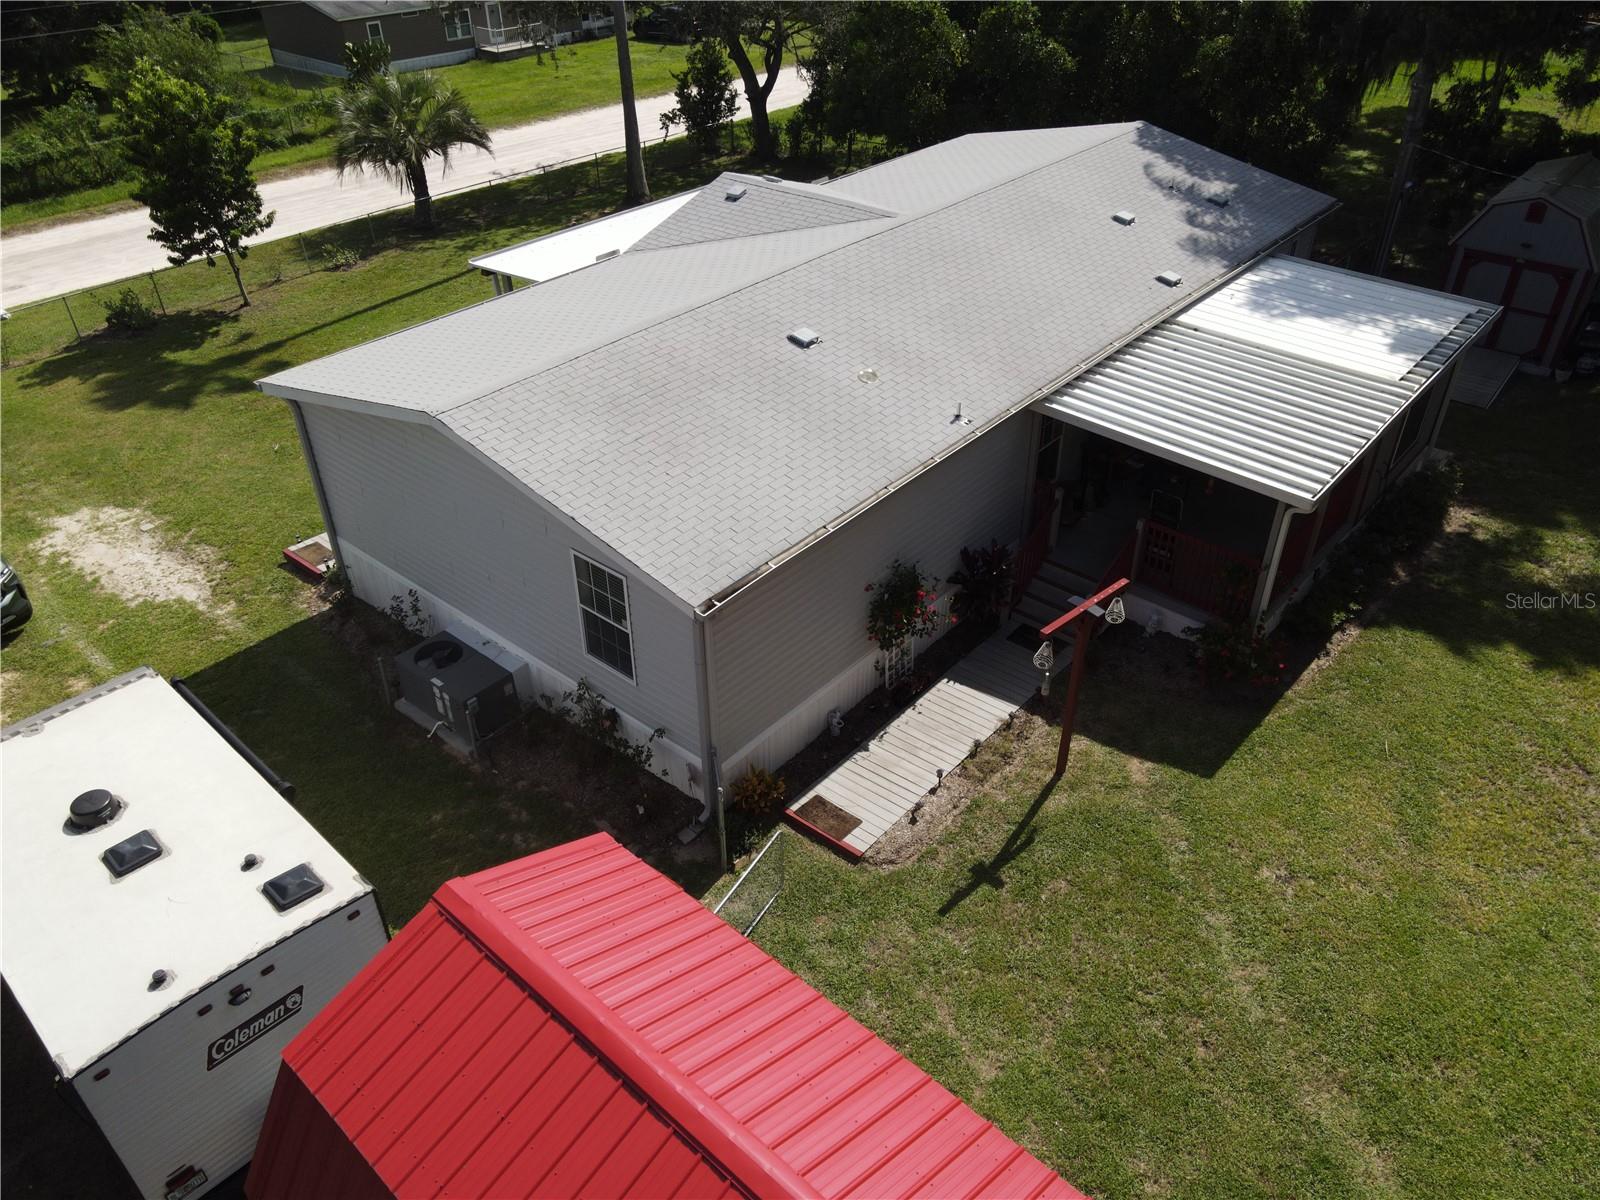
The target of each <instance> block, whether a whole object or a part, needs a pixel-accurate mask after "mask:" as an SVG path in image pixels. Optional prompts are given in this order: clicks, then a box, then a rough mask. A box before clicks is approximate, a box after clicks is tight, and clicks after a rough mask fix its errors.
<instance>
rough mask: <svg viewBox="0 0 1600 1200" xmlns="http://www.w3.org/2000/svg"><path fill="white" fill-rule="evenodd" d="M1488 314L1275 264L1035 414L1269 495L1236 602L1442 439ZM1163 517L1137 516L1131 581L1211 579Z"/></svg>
mask: <svg viewBox="0 0 1600 1200" xmlns="http://www.w3.org/2000/svg"><path fill="white" fill-rule="evenodd" d="M1498 311H1499V310H1498V309H1497V308H1496V307H1495V306H1494V305H1490V304H1485V303H1483V302H1481V301H1476V300H1472V299H1470V298H1468V297H1462V296H1454V295H1450V294H1447V293H1444V292H1436V291H1432V290H1429V289H1426V288H1419V287H1414V286H1411V285H1409V284H1403V283H1395V282H1392V281H1390V280H1384V279H1376V278H1373V277H1371V276H1366V275H1361V274H1358V273H1356V272H1352V271H1346V270H1342V269H1339V268H1336V267H1329V266H1324V265H1322V264H1320V263H1313V262H1309V261H1307V260H1304V259H1297V258H1291V257H1288V256H1274V257H1272V258H1268V259H1265V260H1263V261H1261V262H1259V263H1257V264H1255V265H1254V266H1252V267H1250V268H1248V269H1246V270H1245V271H1243V272H1241V273H1240V274H1239V275H1238V276H1236V277H1235V278H1234V279H1233V280H1232V281H1231V282H1229V283H1227V284H1226V285H1224V286H1223V287H1221V288H1219V289H1218V290H1217V291H1215V292H1212V293H1211V294H1210V295H1208V296H1206V297H1205V298H1204V299H1202V300H1200V301H1198V302H1196V303H1195V304H1193V305H1191V306H1190V307H1189V308H1187V309H1185V310H1184V311H1182V312H1180V313H1178V314H1176V315H1175V316H1173V317H1171V318H1169V319H1167V320H1166V321H1164V322H1163V323H1162V324H1160V325H1158V326H1157V327H1155V328H1154V329H1152V330H1150V331H1148V332H1146V333H1145V334H1143V335H1141V336H1140V337H1138V338H1136V339H1135V340H1133V341H1132V342H1130V343H1128V344H1127V345H1126V346H1124V347H1122V348H1121V349H1120V350H1118V351H1116V352H1115V353H1113V354H1111V355H1110V356H1108V357H1107V358H1105V359H1102V360H1101V361H1100V362H1099V363H1098V364H1096V365H1095V366H1094V367H1092V368H1090V369H1089V370H1088V371H1086V372H1084V373H1083V374H1082V375H1080V376H1078V377H1077V378H1076V379H1074V380H1072V381H1071V382H1070V383H1068V384H1066V385H1065V386H1063V387H1062V388H1060V389H1058V390H1057V391H1055V392H1054V393H1052V394H1051V395H1049V396H1047V397H1045V398H1044V399H1042V400H1040V401H1038V402H1037V403H1036V404H1035V405H1034V410H1035V411H1036V412H1037V413H1039V414H1040V415H1041V416H1042V417H1045V418H1048V419H1050V420H1056V421H1062V422H1065V423H1066V424H1068V425H1071V426H1075V427H1077V428H1079V429H1084V430H1088V431H1090V432H1092V433H1096V434H1100V435H1101V436H1103V437H1105V438H1109V439H1112V440H1114V441H1116V442H1118V443H1121V444H1122V445H1125V446H1129V447H1132V448H1134V449H1135V450H1137V451H1139V452H1142V453H1144V454H1148V455H1155V456H1158V457H1159V458H1160V459H1162V460H1164V461H1166V462H1169V463H1173V464H1177V465H1179V466H1181V467H1184V468H1188V469H1190V470H1192V471H1193V472H1196V473H1197V474H1198V475H1199V476H1200V477H1202V478H1203V479H1205V480H1217V481H1223V482H1226V483H1230V484H1234V485H1236V486H1238V487H1240V488H1243V489H1246V490H1248V491H1250V492H1253V493H1256V494H1258V495H1261V496H1263V497H1266V498H1268V499H1269V500H1270V501H1272V502H1273V504H1274V505H1275V508H1274V510H1273V513H1272V516H1271V519H1270V521H1268V522H1267V527H1266V528H1265V529H1264V530H1262V534H1261V540H1260V548H1259V561H1258V563H1257V565H1256V566H1255V580H1254V586H1253V590H1252V593H1251V600H1250V604H1249V606H1248V615H1249V617H1250V619H1252V620H1260V619H1262V618H1264V617H1265V618H1268V620H1269V623H1275V620H1276V617H1277V615H1278V614H1279V613H1280V612H1281V609H1282V604H1281V603H1277V601H1278V600H1279V599H1280V598H1282V597H1285V596H1286V595H1288V594H1289V593H1290V591H1291V590H1292V588H1293V585H1294V584H1295V582H1296V581H1297V580H1298V579H1299V578H1301V577H1302V576H1304V575H1305V574H1306V573H1308V572H1309V571H1310V570H1312V569H1314V567H1315V565H1316V563H1317V562H1318V561H1319V560H1320V558H1321V557H1322V556H1323V555H1324V554H1326V552H1327V550H1328V549H1330V548H1331V546H1332V544H1333V542H1334V541H1336V540H1337V538H1338V537H1339V536H1340V534H1341V533H1343V532H1344V531H1346V530H1348V529H1349V528H1352V527H1353V526H1354V524H1355V523H1356V522H1357V521H1359V519H1360V517H1361V515H1362V514H1363V513H1365V512H1366V510H1367V509H1368V508H1369V507H1370V506H1371V504H1372V502H1373V501H1374V500H1375V499H1376V498H1377V496H1378V495H1379V494H1380V493H1381V492H1382V491H1383V489H1384V488H1386V487H1388V486H1389V485H1390V484H1392V483H1393V481H1394V480H1396V479H1398V478H1399V477H1400V476H1401V475H1403V474H1404V473H1405V472H1406V471H1408V470H1409V469H1411V468H1412V467H1414V466H1415V465H1416V464H1417V463H1418V462H1420V461H1421V459H1422V457H1423V454H1424V452H1425V451H1426V450H1427V449H1428V448H1429V447H1431V446H1432V445H1433V444H1434V442H1435V441H1436V439H1437V437H1438V431H1439V428H1440V426H1441V424H1442V422H1443V418H1444V412H1445V407H1446V388H1445V387H1444V386H1442V385H1443V384H1444V383H1445V382H1446V381H1447V380H1448V378H1449V376H1450V373H1451V369H1452V367H1453V366H1454V365H1455V363H1456V361H1457V360H1458V358H1459V356H1460V355H1461V354H1462V353H1463V352H1464V351H1465V350H1466V349H1467V348H1468V347H1470V346H1471V345H1472V344H1473V343H1474V342H1475V341H1476V340H1477V339H1478V338H1480V337H1481V336H1482V335H1483V333H1484V331H1485V330H1486V329H1487V328H1488V327H1489V324H1490V322H1491V321H1492V320H1493V319H1494V317H1495V316H1496V314H1497V313H1498ZM1177 520H1178V522H1179V527H1175V525H1174V516H1173V510H1172V509H1171V508H1170V507H1169V508H1168V509H1166V510H1164V511H1160V512H1157V511H1154V510H1151V511H1148V512H1147V513H1146V515H1144V516H1142V517H1140V518H1139V520H1138V524H1137V528H1136V531H1135V550H1134V553H1133V561H1132V572H1133V574H1132V578H1133V580H1134V582H1135V584H1138V583H1139V582H1140V581H1141V580H1145V581H1147V582H1151V583H1154V585H1155V586H1156V587H1157V588H1158V589H1162V590H1171V589H1174V588H1178V587H1180V586H1181V587H1184V588H1185V589H1186V590H1194V589H1196V588H1198V587H1199V585H1200V582H1201V581H1197V580H1191V579H1189V578H1188V577H1189V576H1190V575H1194V574H1196V573H1203V572H1206V571H1215V569H1216V567H1215V563H1216V561H1217V558H1216V556H1215V555H1212V554H1208V553H1207V547H1206V545H1205V544H1204V543H1203V542H1202V541H1201V540H1200V539H1197V538H1195V537H1193V536H1191V535H1190V534H1188V533H1187V532H1186V531H1185V530H1183V529H1182V528H1181V517H1180V518H1177Z"/></svg>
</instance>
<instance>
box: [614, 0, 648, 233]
mask: <svg viewBox="0 0 1600 1200" xmlns="http://www.w3.org/2000/svg"><path fill="white" fill-rule="evenodd" d="M611 19H612V23H613V25H614V26H615V28H614V29H613V33H614V35H615V36H616V39H617V73H618V74H619V75H621V76H622V131H623V134H624V139H625V141H626V143H627V147H628V151H627V158H628V203H629V204H643V203H645V202H646V201H648V200H649V199H650V184H649V183H648V182H646V180H645V177H644V146H643V145H642V144H640V142H639V110H638V109H637V108H636V107H634V103H633V59H632V58H631V57H629V54H628V6H627V5H626V4H624V3H623V0H612V4H611Z"/></svg>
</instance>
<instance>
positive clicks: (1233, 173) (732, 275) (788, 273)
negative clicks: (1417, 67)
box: [262, 123, 1332, 604]
mask: <svg viewBox="0 0 1600 1200" xmlns="http://www.w3.org/2000/svg"><path fill="white" fill-rule="evenodd" d="M813 190H820V191H822V192H823V193H824V194H828V195H830V196H831V195H832V194H835V193H836V194H837V196H838V198H839V200H840V201H842V202H844V203H845V204H848V203H849V202H851V201H856V202H859V203H860V204H865V205H875V206H878V207H882V208H887V209H892V210H894V211H896V212H898V213H900V214H902V215H900V216H893V217H871V216H863V217H862V218H861V219H855V220H848V221H846V222H845V223H842V224H830V225H822V226H814V227H810V228H804V229H799V230H793V231H790V232H782V233H765V234H757V235H754V236H738V235H737V234H734V235H730V236H728V237H721V238H715V239H714V240H701V241H698V242H695V243H692V244H686V245H679V246H673V247H666V248H661V249H655V250H651V249H648V248H645V247H643V246H642V245H641V246H636V247H635V248H634V250H632V251H630V252H629V253H628V254H625V255H623V256H622V257H620V258H617V259H614V260H611V261H608V262H605V263H600V264H597V265H596V266H594V267H590V268H585V269H583V270H580V271H577V272H574V273H573V274H571V275H567V276H563V277H561V278H559V279H556V280H552V281H551V282H549V283H546V284H541V285H539V286H538V287H534V288H529V289H525V290H523V291H519V292H515V293H512V294H511V295H509V296H505V297H501V298H497V299H495V300H493V301H489V302H487V303H485V304H481V305H477V306H474V307H472V308H470V309H466V310H463V311H462V312H458V313H454V314H451V315H450V316H447V317H443V318H440V319H438V320H436V321H432V322H429V323H428V324H426V325H423V326H419V327H417V328H415V329H411V330H407V331H405V332H403V333H400V334H396V335H392V336H390V337H388V338H385V339H382V340H381V341H380V342H377V343H369V344H368V345H366V346H360V347H356V348H354V349H352V350H348V351H344V352H343V353H341V354H336V355H333V356H331V357H329V358H326V359H322V360H319V361H318V362H314V363H309V364H306V365H304V366H301V367H296V368H293V369H291V370H289V371H285V372H283V373H281V374H279V375H276V376H273V377H272V378H271V379H268V380H265V381H263V384H262V386H263V387H264V388H265V389H266V390H268V391H270V392H274V393H276V394H280V395H285V394H287V395H290V396H292V397H294V398H298V399H305V400H311V401H314V400H315V399H316V397H317V395H319V394H320V395H329V396H334V397H343V398H346V399H353V400H358V401H366V402H369V403H373V404H378V405H387V406H394V407H400V408H411V409H418V408H420V409H422V410H423V411H426V412H429V413H431V414H433V415H434V416H435V417H436V418H437V419H438V420H439V422H440V423H441V424H442V425H443V426H444V427H445V428H447V429H448V430H450V431H451V432H452V433H454V434H456V435H458V436H459V437H460V438H462V439H463V440H464V441H465V442H466V443H467V444H469V445H471V446H473V447H475V448H476V449H477V450H478V451H479V452H481V453H482V454H484V455H485V456H486V457H487V458H489V459H490V460H491V461H493V462H495V463H496V464H498V465H499V466H501V467H502V468H504V469H505V470H506V471H508V472H509V473H511V474H512V475H513V476H514V477H516V478H517V479H519V480H520V481H522V482H523V483H524V484H526V485H527V486H528V487H529V488H530V489H532V490H533V491H535V492H537V493H538V494H539V495H540V496H542V497H543V498H544V499H546V500H547V501H549V502H550V503H552V504H554V505H556V506H557V507H558V508H560V509H562V510H563V511H564V512H566V513H567V514H568V515H569V516H571V517H572V518H574V519H575V520H576V521H578V522H579V523H580V524H581V525H583V526H584V527H585V528H587V529H588V530H589V531H590V532H591V533H593V534H594V535H595V536H596V537H597V538H598V539H600V540H601V541H602V542H604V543H605V544H607V545H608V546H610V547H611V548H612V549H613V550H615V551H616V552H617V553H618V554H619V555H620V556H621V557H623V558H624V559H626V560H628V561H630V562H632V563H633V564H635V565H636V566H637V567H638V568H639V569H640V570H642V571H644V572H646V573H648V574H649V575H651V576H652V577H654V578H655V579H656V580H657V581H659V582H660V583H661V584H662V585H664V586H665V587H666V588H668V589H669V590H670V591H671V592H673V593H674V594H676V595H677V596H679V597H680V598H681V599H682V600H684V601H685V602H687V603H690V604H699V603H701V602H703V601H705V600H707V599H709V598H711V597H713V596H715V595H716V594H718V593H719V592H722V591H724V590H726V589H727V588H728V587H729V586H730V585H733V584H735V583H737V582H738V581H740V580H742V579H744V578H745V577H747V576H748V575H750V574H751V573H752V572H754V571H757V570H758V569H760V568H761V567H762V566H763V565H765V564H768V563H771V562H773V561H774V560H776V559H777V558H779V557H781V556H782V555H783V554H784V553H785V552H786V551H788V550H790V549H791V548H793V547H795V546H796V545H798V544H800V543H802V542H804V541H806V540H808V539H809V538H811V537H812V536H813V535H815V534H818V533H819V532H823V531H825V530H826V529H827V528H828V527H830V526H832V525H833V524H835V523H837V522H838V521H839V520H840V519H841V518H842V517H844V516H846V515H847V514H849V513H850V512H852V511H853V510H855V509H857V508H859V507H861V506H862V505H864V504H866V503H868V502H870V501H872V500H873V499H875V498H876V497H877V496H878V495H879V494H881V493H882V492H883V491H884V490H885V489H887V488H889V487H891V486H893V485H895V484H896V483H898V482H899V481H901V480H903V479H905V478H907V477H908V476H909V475H911V474H913V473H915V472H916V471H917V470H918V469H919V468H921V467H923V466H925V465H927V464H929V463H930V462H932V461H934V460H936V459H937V458H940V457H943V456H944V455H947V454H948V453H950V452H951V451H953V450H954V449H956V448H957V447H958V446H959V445H961V444H962V443H964V442H965V441H966V440H967V439H969V438H971V437H972V436H975V435H976V434H978V433H980V432H981V431H982V430H983V428H984V427H985V425H986V424H987V423H990V422H992V421H994V420H996V419H998V418H1001V417H1004V416H1005V415H1007V414H1009V413H1011V412H1015V411H1017V410H1018V409H1020V408H1022V407H1024V406H1025V405H1026V404H1027V403H1029V402H1030V401H1031V400H1033V399H1035V398H1037V397H1038V396H1040V395H1042V394H1044V393H1045V392H1046V391H1047V390H1048V389H1050V388H1051V387H1053V386H1056V385H1059V383H1061V382H1062V381H1064V380H1065V379H1066V378H1067V377H1069V376H1071V375H1072V374H1075V373H1076V372H1077V371H1079V370H1082V369H1083V368H1085V367H1087V366H1088V365H1089V364H1091V363H1092V362H1094V361H1095V360H1096V359H1098V358H1100V357H1101V356H1102V355H1104V354H1105V353H1107V352H1108V351H1110V350H1113V349H1115V348H1116V347H1117V346H1118V345H1120V344H1122V343H1123V342H1125V341H1126V340H1127V339H1129V338H1131V337H1133V336H1134V335H1136V334H1137V333H1139V332H1141V331H1142V330H1143V329H1145V328H1147V327H1149V326H1150V325H1151V324H1153V323H1154V322H1156V321H1158V320H1160V319H1161V318H1162V317H1164V316H1166V315H1167V314H1169V313H1170V312H1172V311H1173V310H1175V309H1176V308H1178V307H1180V306H1181V305H1183V304H1185V303H1187V302H1188V301H1190V300H1191V299H1193V298H1194V297H1195V296H1196V295H1197V294H1199V293H1201V292H1203V291H1205V290H1207V289H1209V288H1210V287H1212V286H1213V285H1215V284H1216V283H1218V282H1219V281H1221V280H1222V279H1223V278H1225V277H1227V276H1228V275H1229V274H1231V273H1232V272H1233V271H1234V270H1236V269H1237V268H1238V267H1240V266H1242V265H1243V264H1245V263H1248V262H1250V261H1251V260H1253V259H1254V258H1256V257H1257V256H1259V255H1260V254H1262V253H1264V252H1265V251H1267V250H1269V249H1271V248H1272V247H1274V246H1275V245H1277V244H1279V243H1280V242H1282V241H1283V240H1284V239H1285V238H1287V237H1289V236H1291V235H1292V234H1293V233H1294V232H1295V231H1296V230H1298V229H1300V228H1302V227H1303V226H1305V225H1306V224H1308V223H1309V222H1310V221H1312V220H1314V219H1315V218H1316V217H1318V216H1320V215H1321V214H1322V213H1323V212H1325V211H1326V210H1327V209H1328V208H1330V207H1331V206H1332V201H1331V200H1329V199H1328V197H1326V196H1323V195H1321V194H1319V193H1317V192H1314V191H1311V190H1310V189H1308V188H1304V187H1301V186H1299V185H1297V184H1293V183H1290V182H1288V181H1286V180H1283V179H1280V178H1278V177H1276V176H1273V175H1270V174H1268V173H1266V172H1264V171H1261V170H1258V169H1256V168H1253V167H1250V166H1248V165H1247V164H1244V163H1241V162H1238V161H1237V160H1234V159H1230V158H1228V157H1226V156H1225V155H1221V154H1218V153H1216V152H1215V151H1212V150H1208V149H1206V148H1205V147H1203V146H1199V145H1197V144H1195V143H1193V142H1190V141H1187V140H1186V139H1183V138H1179V137H1176V136H1174V135H1172V134H1169V133H1166V132H1165V131H1163V130H1160V129H1157V128H1155V127H1153V126H1150V125H1146V124H1142V123H1139V124H1133V125H1114V126H1091V127H1082V128H1074V129H1062V130H1034V131H1027V132H1025V133H1005V134H983V135H972V136H969V137H966V138H960V139H956V140H955V141H953V142H947V143H944V144H942V145H940V146H935V147H932V148H930V149H929V150H925V151H922V152H920V153H917V154H911V155H907V156H905V157H904V158H901V159H897V160H894V161H893V162H890V163H885V164H882V165H880V166H877V167H874V168H872V169H870V170H867V171H863V172H860V173H858V174H856V175H852V176H847V177H845V178H843V179H840V180H837V181H835V182H834V183H832V184H829V185H828V186H827V187H826V188H825V189H813ZM706 191H707V193H708V194H709V195H710V196H711V197H712V200H713V201H714V202H715V203H716V204H722V205H724V207H725V208H726V209H737V208H738V206H739V204H742V203H744V201H739V202H737V203H728V202H726V201H724V200H722V198H721V196H722V192H721V190H720V189H706ZM754 193H755V189H754V188H752V189H751V194H754ZM1208 195H1215V196H1226V197H1227V198H1228V200H1229V203H1228V204H1227V205H1226V206H1225V207H1217V206H1215V205H1213V204H1211V203H1207V202H1206V200H1205V197H1206V196H1208ZM690 207H692V204H691V206H690ZM1125 209H1126V210H1132V211H1133V212H1134V213H1135V214H1136V217H1137V220H1136V221H1135V223H1134V224H1133V225H1131V226H1124V225H1121V224H1118V223H1117V222H1114V221H1113V220H1112V219H1111V214H1112V213H1113V212H1117V211H1119V210H1125ZM683 211H684V212H687V208H686V209H685V210H683ZM712 211H713V212H716V211H718V210H716V209H715V208H714V206H713V209H712ZM675 215H682V213H680V214H675ZM704 216H705V214H703V213H702V214H699V217H697V218H696V219H697V220H698V219H700V218H703V217H704ZM667 224H671V221H670V220H669V222H668V223H667ZM665 228H667V225H663V226H662V229H665ZM696 228H697V230H698V234H699V235H700V236H702V237H703V236H704V235H705V234H706V233H707V232H708V231H707V230H706V229H704V228H703V227H700V226H696ZM1164 271H1176V272H1177V273H1178V274H1180V275H1181V276H1182V277H1183V282H1182V284H1181V286H1179V287H1176V288H1172V287H1168V286H1166V285H1164V284H1161V283H1159V282H1157V281H1156V276H1157V275H1158V274H1160V273H1162V272H1164ZM799 326H810V327H811V328H813V329H815V330H816V331H817V332H818V333H820V334H821V336H822V341H821V342H820V343H818V344H817V345H816V346H814V347H812V348H811V349H809V350H801V349H799V348H797V347H796V346H795V345H793V344H792V343H790V342H789V341H787V339H786V336H785V335H786V334H787V333H788V332H789V331H790V330H792V329H795V328H796V327H799ZM867 367H871V368H872V369H873V370H874V371H875V372H876V373H877V378H876V381H874V382H870V383H867V382H863V381H862V380H861V379H860V377H859V374H860V372H861V371H862V370H863V369H864V368H867ZM958 409H959V411H960V413H961V414H962V416H961V418H960V419H957V418H956V416H955V414H956V412H957V411H958Z"/></svg>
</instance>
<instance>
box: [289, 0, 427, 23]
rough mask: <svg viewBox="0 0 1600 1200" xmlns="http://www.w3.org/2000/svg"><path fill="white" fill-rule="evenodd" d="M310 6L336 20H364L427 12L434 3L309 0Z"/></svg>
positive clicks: (378, 0) (381, 0)
mask: <svg viewBox="0 0 1600 1200" xmlns="http://www.w3.org/2000/svg"><path fill="white" fill-rule="evenodd" d="M308 7H310V8H314V9H316V10H317V11H318V12H319V13H321V14H322V15H323V16H325V17H332V18H333V19H334V20H335V21H364V20H366V19H367V18H368V17H392V16H397V15H399V14H400V13H408V12H426V11H427V10H428V9H430V8H432V7H433V5H432V4H431V3H429V2H428V0H422V2H421V3H418V2H417V0H309V3H308Z"/></svg>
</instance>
